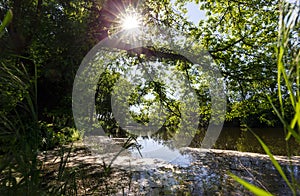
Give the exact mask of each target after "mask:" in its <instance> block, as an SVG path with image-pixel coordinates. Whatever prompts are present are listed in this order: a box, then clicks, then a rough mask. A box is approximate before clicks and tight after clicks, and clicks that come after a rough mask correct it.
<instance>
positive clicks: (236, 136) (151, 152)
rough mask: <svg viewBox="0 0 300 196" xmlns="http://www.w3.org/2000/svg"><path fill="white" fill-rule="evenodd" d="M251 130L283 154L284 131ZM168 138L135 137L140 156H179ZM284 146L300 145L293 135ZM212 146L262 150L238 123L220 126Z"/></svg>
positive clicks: (298, 150)
mask: <svg viewBox="0 0 300 196" xmlns="http://www.w3.org/2000/svg"><path fill="white" fill-rule="evenodd" d="M252 130H253V131H254V132H255V133H256V134H257V135H258V136H259V137H260V138H261V139H262V140H263V141H264V142H265V143H266V144H267V146H268V147H269V148H270V150H271V152H272V153H273V154H274V155H287V148H286V146H287V145H286V144H287V143H286V141H285V140H284V131H283V130H282V129H280V128H254V129H252ZM205 133H206V130H205V129H199V131H198V132H197V133H196V134H195V137H194V138H193V140H192V142H191V143H190V145H189V147H193V148H200V147H201V143H202V140H203V138H204V136H205ZM171 139H172V138H165V137H159V135H157V134H156V135H152V136H145V137H138V143H139V145H140V147H141V149H140V150H141V153H142V155H143V157H149V158H159V159H164V160H166V161H170V160H173V159H174V158H175V157H178V158H182V157H181V156H182V155H181V154H180V151H179V150H178V149H176V148H174V147H173V145H172V141H171ZM288 146H289V149H290V153H291V155H294V156H297V155H300V146H299V144H298V143H297V142H296V141H295V140H294V139H293V138H291V139H290V140H289V141H288ZM213 148H214V149H222V150H236V151H241V152H255V153H262V154H265V152H264V150H263V148H262V147H261V145H260V143H259V142H258V141H257V139H256V138H255V137H254V136H253V134H252V133H251V132H250V131H247V130H246V129H241V128H239V127H224V128H223V129H222V132H221V134H220V136H219V138H218V140H217V142H216V143H215V145H214V146H213ZM133 153H134V155H135V156H139V154H138V152H137V151H134V152H133ZM163 157H165V158H163Z"/></svg>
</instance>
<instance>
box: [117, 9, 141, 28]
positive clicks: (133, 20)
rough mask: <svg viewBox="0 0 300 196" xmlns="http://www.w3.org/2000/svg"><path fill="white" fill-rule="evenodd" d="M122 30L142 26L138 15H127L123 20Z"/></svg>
mask: <svg viewBox="0 0 300 196" xmlns="http://www.w3.org/2000/svg"><path fill="white" fill-rule="evenodd" d="M121 26H122V29H125V30H129V29H134V28H137V27H139V26H140V19H139V17H138V15H137V14H136V13H130V14H126V15H124V16H123V17H122V19H121Z"/></svg>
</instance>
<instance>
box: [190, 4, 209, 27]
mask: <svg viewBox="0 0 300 196" xmlns="http://www.w3.org/2000/svg"><path fill="white" fill-rule="evenodd" d="M186 8H187V10H188V13H187V16H188V18H189V19H190V20H191V21H192V22H193V23H194V24H198V22H199V20H200V19H205V11H203V10H200V9H199V8H200V5H197V4H195V3H187V5H186Z"/></svg>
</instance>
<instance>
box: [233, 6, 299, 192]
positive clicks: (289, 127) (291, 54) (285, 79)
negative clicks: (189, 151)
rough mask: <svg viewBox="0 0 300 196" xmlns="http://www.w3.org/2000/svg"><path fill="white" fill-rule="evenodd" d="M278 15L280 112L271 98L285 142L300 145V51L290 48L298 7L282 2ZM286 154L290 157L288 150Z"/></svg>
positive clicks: (293, 184)
mask: <svg viewBox="0 0 300 196" xmlns="http://www.w3.org/2000/svg"><path fill="white" fill-rule="evenodd" d="M297 10H298V12H297ZM279 13H280V16H279V18H280V20H279V30H278V42H277V47H276V56H277V72H278V75H277V86H278V99H279V104H280V108H276V107H275V106H274V104H273V103H272V101H271V99H270V98H269V101H270V103H271V104H272V106H273V109H274V111H275V113H276V114H277V116H278V118H279V119H280V121H281V122H282V124H283V126H284V130H285V135H286V137H285V140H286V141H288V140H289V139H290V138H291V137H294V138H295V140H296V141H297V142H298V143H299V144H300V85H299V84H300V83H299V81H300V61H299V60H300V50H299V48H297V46H296V47H293V45H292V44H291V42H292V40H291V38H292V34H293V33H295V32H297V27H296V26H298V25H299V16H300V15H299V8H298V7H296V6H295V5H294V6H292V5H291V4H287V3H285V2H284V1H281V4H280V12H279ZM283 89H287V92H286V93H287V94H288V95H289V97H288V99H283V96H282V95H283V92H282V91H283ZM286 102H289V103H290V104H291V106H292V108H293V111H294V115H293V118H292V120H291V121H290V122H289V121H288V120H287V119H286V114H285V113H286V112H285V105H286ZM253 134H254V133H253ZM254 136H255V137H256V139H257V140H258V141H259V143H260V144H261V146H262V147H263V149H264V151H265V153H266V154H267V155H268V156H269V158H270V160H271V162H272V164H273V165H274V167H275V168H276V170H277V171H278V172H279V174H280V175H281V177H282V178H283V179H284V181H285V183H286V184H287V185H288V187H289V188H290V190H291V192H292V194H293V195H297V194H299V191H300V184H299V182H296V180H295V177H294V175H295V174H293V173H290V178H291V180H289V179H288V177H287V176H286V174H285V173H284V172H283V170H282V168H281V166H280V165H279V164H278V162H277V161H276V159H275V158H274V156H273V154H272V153H271V152H270V150H269V148H268V146H267V145H266V144H265V143H264V142H263V141H262V140H261V139H260V138H259V137H258V136H257V135H256V134H254ZM287 154H288V156H289V157H290V155H289V147H288V146H287ZM230 176H231V177H232V178H233V179H235V180H236V181H237V182H239V183H240V184H242V185H243V186H245V187H246V188H247V189H249V190H250V191H252V192H253V193H254V194H256V195H270V193H268V192H266V191H264V190H262V189H260V188H258V187H256V186H254V185H252V184H249V183H248V182H246V181H244V180H243V179H241V178H239V177H237V176H235V175H233V174H230Z"/></svg>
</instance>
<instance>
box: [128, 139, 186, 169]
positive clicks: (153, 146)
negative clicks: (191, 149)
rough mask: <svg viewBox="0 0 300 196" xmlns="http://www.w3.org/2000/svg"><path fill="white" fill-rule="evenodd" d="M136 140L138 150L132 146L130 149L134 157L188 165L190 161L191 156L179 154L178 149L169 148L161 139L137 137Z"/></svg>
mask: <svg viewBox="0 0 300 196" xmlns="http://www.w3.org/2000/svg"><path fill="white" fill-rule="evenodd" d="M137 142H138V145H139V150H138V149H137V148H132V149H131V150H130V151H131V153H132V156H133V157H135V158H141V159H143V158H153V159H160V160H163V161H167V162H170V163H173V164H175V165H180V166H188V165H190V163H191V161H192V158H191V156H189V155H183V154H181V153H180V151H179V150H178V149H175V148H174V149H171V148H170V147H169V146H167V145H166V144H164V143H163V141H156V140H154V139H152V138H143V137H138V138H137ZM140 153H141V155H142V157H141V155H140Z"/></svg>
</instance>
